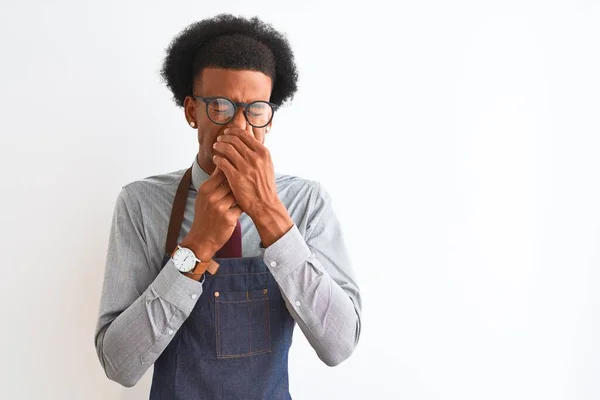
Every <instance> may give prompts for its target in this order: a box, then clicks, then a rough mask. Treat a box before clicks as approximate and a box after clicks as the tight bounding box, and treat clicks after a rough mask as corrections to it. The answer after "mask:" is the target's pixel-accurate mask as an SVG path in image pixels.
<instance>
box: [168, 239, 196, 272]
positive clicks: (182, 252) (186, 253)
mask: <svg viewBox="0 0 600 400" xmlns="http://www.w3.org/2000/svg"><path fill="white" fill-rule="evenodd" d="M171 260H173V264H175V268H177V269H178V270H179V271H180V272H190V271H192V270H193V269H195V268H196V265H198V263H201V262H202V260H199V259H198V258H197V257H196V255H195V254H194V252H193V251H192V250H191V249H188V248H187V247H181V246H180V245H177V248H176V249H175V250H173V253H171Z"/></svg>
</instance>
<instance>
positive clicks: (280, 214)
mask: <svg viewBox="0 0 600 400" xmlns="http://www.w3.org/2000/svg"><path fill="white" fill-rule="evenodd" d="M254 224H255V225H256V229H257V230H258V233H259V236H260V238H261V242H262V244H263V245H264V246H265V247H269V246H270V245H271V244H273V243H275V242H276V241H277V240H278V239H279V238H281V237H282V236H283V235H284V234H285V233H287V232H288V231H289V230H290V229H291V228H292V226H293V225H294V221H293V220H292V218H291V217H290V215H289V213H288V211H287V209H286V208H285V206H284V205H283V203H281V204H279V205H277V206H275V207H272V208H270V209H265V210H264V211H263V212H262V213H261V214H260V216H259V217H258V218H257V219H256V221H255V222H254Z"/></svg>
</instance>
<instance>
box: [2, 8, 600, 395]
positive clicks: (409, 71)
mask: <svg viewBox="0 0 600 400" xmlns="http://www.w3.org/2000/svg"><path fill="white" fill-rule="evenodd" d="M219 12H233V13H235V14H241V15H244V16H253V15H258V16H260V17H261V18H262V19H264V20H265V21H267V22H270V23H272V24H273V25H274V26H275V27H276V28H277V29H279V30H282V31H284V32H285V33H286V34H287V35H288V37H289V39H290V42H291V44H292V46H293V48H294V50H295V54H296V60H297V63H298V68H299V72H300V75H301V78H300V82H299V83H300V86H299V87H300V89H299V92H298V93H297V96H296V98H295V99H294V101H293V102H292V103H291V104H290V106H288V107H285V108H284V109H283V110H282V111H281V112H280V113H278V115H277V116H276V120H275V124H274V127H273V130H272V132H271V133H270V135H269V138H268V140H267V146H268V147H269V148H270V149H271V152H272V154H273V157H274V162H275V166H276V169H277V170H278V171H280V172H283V173H290V174H294V175H299V176H302V177H305V178H309V179H315V180H319V181H321V182H322V183H324V184H325V187H326V188H327V189H328V190H329V192H330V193H331V195H332V197H333V201H334V207H335V209H336V210H337V212H338V215H339V218H340V220H341V222H342V224H343V227H344V231H345V233H346V239H347V244H348V247H349V251H350V254H351V257H352V260H353V266H354V268H355V269H356V271H357V275H358V279H359V283H360V286H361V289H362V296H363V301H364V318H363V334H362V337H361V341H360V343H359V346H358V348H357V350H356V351H355V353H354V355H353V356H352V357H351V358H350V359H349V360H347V361H346V362H344V363H343V364H341V365H340V366H338V367H335V368H329V367H327V366H325V365H324V364H322V363H321V362H320V361H319V360H318V358H317V357H316V355H315V354H314V352H313V350H312V349H311V347H310V346H309V345H308V343H307V341H306V340H305V339H304V337H303V336H302V334H301V332H300V330H297V331H296V335H295V339H294V345H293V346H292V350H291V355H290V357H291V358H290V369H289V373H290V385H291V393H292V395H293V396H294V398H295V399H331V398H336V399H337V398H339V399H363V398H369V399H411V400H412V399H418V400H420V399H423V400H434V399H435V400H437V399H457V400H467V399H473V400H481V399H503V400H504V399H511V400H512V399H527V400H531V399H543V400H554V399H569V400H571V399H586V400H592V399H598V398H600V291H599V290H598V289H599V284H600V257H599V251H598V248H599V241H600V211H599V210H600V179H599V171H600V139H599V135H600V122H599V114H600V112H599V110H600V95H599V93H600V78H599V76H600V74H599V73H598V71H600V55H599V54H600V50H599V49H600V5H599V2H598V1H592V0H588V1H547V0H546V1H522V0H520V1H495V2H491V1H470V2H469V1H464V0H462V1H452V2H447V1H438V2H432V1H420V2H415V1H411V2H402V3H400V4H398V3H397V2H383V1H366V2H360V3H352V2H342V1H340V2H335V3H334V2H326V3H322V2H317V1H313V2H309V1H296V2H287V1H269V2H267V1H258V2H257V1H228V2H224V1H216V2H204V1H187V2H166V1H162V2H157V1H156V2H151V1H147V0H146V1H141V0H138V1H130V2H122V1H112V2H109V1H96V2H85V1H74V0H71V1H56V2H48V1H32V2H16V1H13V2H10V1H3V2H2V6H1V9H0V57H1V63H0V69H1V73H0V96H1V97H0V113H1V115H2V116H1V117H0V138H1V139H0V140H1V142H0V152H1V154H0V155H1V158H0V163H1V164H0V168H1V169H0V170H1V171H2V196H1V202H2V203H1V207H0V213H1V214H0V216H1V224H0V226H1V229H2V230H1V237H0V240H1V242H2V251H3V255H2V271H1V276H0V295H1V296H2V297H1V299H0V301H1V305H0V309H1V310H2V311H1V312H2V315H1V319H0V321H1V329H0V363H1V366H0V398H2V399H86V400H92V399H122V400H127V399H144V398H147V396H148V391H149V383H150V377H151V373H150V372H148V373H147V374H146V376H145V377H144V378H143V379H142V380H141V381H140V382H139V383H138V385H137V386H135V387H134V388H131V389H126V388H123V387H120V386H119V385H118V384H116V383H114V382H111V381H109V380H108V379H107V378H106V377H105V375H104V372H103V371H102V369H101V367H100V363H99V361H98V360H97V357H96V353H95V349H94V341H93V334H94V328H95V324H96V317H97V309H98V303H99V298H100V291H101V284H102V277H103V273H104V271H103V269H104V261H105V256H106V247H107V241H108V232H109V228H110V221H111V215H112V212H113V207H114V201H115V199H116V196H117V194H118V192H119V190H120V188H121V186H123V185H124V184H126V183H129V182H131V181H134V180H137V179H141V178H143V177H146V176H150V175H155V174H160V173H166V172H170V171H174V170H178V169H183V168H187V167H188V166H189V165H190V163H191V161H192V160H193V157H194V155H195V153H196V151H197V150H198V148H197V142H196V138H195V134H194V131H193V130H192V129H190V128H189V127H188V126H187V125H186V123H185V120H184V118H183V113H182V111H181V109H179V108H177V107H176V106H175V105H174V103H173V102H172V101H171V94H170V93H169V92H168V90H167V89H166V87H165V86H164V84H163V83H162V82H161V81H160V79H159V74H158V71H159V69H160V65H161V62H162V58H163V56H164V49H165V48H166V47H167V45H168V43H169V41H170V40H171V38H172V37H173V36H175V34H177V33H178V32H179V31H180V30H181V29H182V28H184V27H185V26H186V25H187V24H188V23H190V22H192V21H195V20H198V19H202V18H205V17H210V16H214V15H215V14H217V13H219Z"/></svg>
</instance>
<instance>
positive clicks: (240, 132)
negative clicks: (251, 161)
mask: <svg viewBox="0 0 600 400" xmlns="http://www.w3.org/2000/svg"><path fill="white" fill-rule="evenodd" d="M223 133H224V134H225V135H235V136H237V137H239V138H240V140H241V141H242V142H244V143H245V144H246V146H248V148H249V149H251V150H256V146H257V143H259V142H258V140H256V138H255V137H254V135H253V134H251V133H250V132H248V131H246V130H244V129H240V128H227V129H225V130H224V131H223Z"/></svg>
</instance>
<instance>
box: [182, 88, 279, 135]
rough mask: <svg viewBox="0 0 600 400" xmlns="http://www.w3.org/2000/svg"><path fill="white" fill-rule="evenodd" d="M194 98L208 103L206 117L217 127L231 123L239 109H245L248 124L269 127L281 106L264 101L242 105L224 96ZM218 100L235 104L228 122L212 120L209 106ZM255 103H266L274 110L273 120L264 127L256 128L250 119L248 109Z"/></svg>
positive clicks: (194, 96) (270, 119)
mask: <svg viewBox="0 0 600 400" xmlns="http://www.w3.org/2000/svg"><path fill="white" fill-rule="evenodd" d="M192 97H193V98H194V99H196V100H201V101H203V102H204V103H206V115H207V116H208V119H210V121H211V122H212V123H213V124H217V125H227V124H228V123H230V122H231V120H232V119H233V118H234V117H235V114H237V110H238V107H243V108H244V118H246V121H248V123H249V124H250V125H252V126H253V127H255V128H264V127H265V126H268V125H269V124H270V123H271V121H272V120H273V117H274V116H275V111H277V109H278V108H279V105H277V104H273V103H270V102H268V101H264V100H256V101H253V102H252V103H241V102H240V103H237V102H235V101H233V100H231V99H228V98H227V97H223V96H213V97H201V96H196V95H192ZM217 99H223V100H227V101H228V102H230V103H231V104H233V115H232V116H231V118H230V119H229V121H227V122H215V121H213V120H212V118H211V117H210V114H209V113H208V104H209V103H210V102H211V101H213V100H217ZM255 103H266V104H268V105H269V106H270V107H271V110H273V112H272V113H271V118H269V121H268V122H267V123H266V124H264V125H261V126H256V125H254V124H253V123H252V122H250V120H249V119H248V114H247V111H248V107H250V106H251V105H252V104H255Z"/></svg>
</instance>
